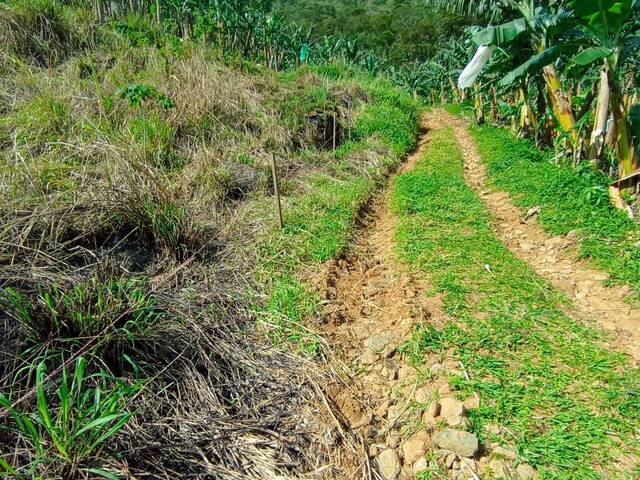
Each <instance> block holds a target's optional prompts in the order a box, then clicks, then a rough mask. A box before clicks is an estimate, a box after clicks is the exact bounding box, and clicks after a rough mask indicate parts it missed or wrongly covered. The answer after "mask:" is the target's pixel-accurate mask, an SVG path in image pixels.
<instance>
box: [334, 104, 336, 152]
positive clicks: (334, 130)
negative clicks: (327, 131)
mask: <svg viewBox="0 0 640 480" xmlns="http://www.w3.org/2000/svg"><path fill="white" fill-rule="evenodd" d="M335 149H336V112H333V150H334V151H335Z"/></svg>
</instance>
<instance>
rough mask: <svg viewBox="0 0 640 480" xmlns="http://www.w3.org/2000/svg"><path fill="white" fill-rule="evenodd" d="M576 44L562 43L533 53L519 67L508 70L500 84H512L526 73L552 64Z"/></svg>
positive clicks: (529, 73) (531, 72) (537, 70)
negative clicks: (538, 52)
mask: <svg viewBox="0 0 640 480" xmlns="http://www.w3.org/2000/svg"><path fill="white" fill-rule="evenodd" d="M575 48H576V46H575V45H574V44H569V43H567V44H564V45H555V46H553V47H551V48H547V49H546V50H545V51H543V52H542V53H540V54H538V55H534V56H533V57H531V58H530V59H529V60H527V61H526V62H524V63H523V64H522V65H520V66H519V67H517V68H515V69H513V70H512V71H511V72H509V73H508V74H507V75H505V77H504V78H503V79H502V80H500V85H501V86H508V85H512V84H513V83H515V82H516V81H518V80H520V79H521V78H523V77H525V76H526V75H532V74H534V73H537V72H539V71H540V70H542V69H543V68H544V67H545V66H547V65H550V64H552V63H553V62H555V61H556V60H557V59H558V58H559V57H560V55H563V54H565V53H567V52H568V51H571V50H572V49H575Z"/></svg>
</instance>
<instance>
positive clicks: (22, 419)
mask: <svg viewBox="0 0 640 480" xmlns="http://www.w3.org/2000/svg"><path fill="white" fill-rule="evenodd" d="M86 369H87V362H86V360H85V359H84V358H83V357H78V358H77V360H76V361H75V366H74V368H73V373H72V374H70V372H69V369H68V368H67V366H66V365H64V366H63V368H62V376H61V378H60V380H59V382H57V388H56V390H55V393H56V395H55V396H52V395H50V394H48V390H51V389H52V388H55V387H56V383H54V382H52V381H51V380H50V379H49V377H48V376H47V374H46V366H45V363H44V362H42V363H40V364H39V365H38V367H37V369H36V386H35V389H36V399H37V402H36V404H37V409H36V410H35V411H33V412H24V411H20V410H18V409H17V408H14V407H13V406H12V404H11V400H10V399H9V398H7V397H5V396H4V395H3V394H2V393H0V407H2V408H5V409H8V410H9V413H10V415H11V417H12V419H13V421H14V428H15V429H16V430H17V432H19V434H20V436H21V438H22V440H23V441H24V442H26V443H27V444H28V445H29V447H30V449H31V452H32V453H31V455H32V457H31V459H30V462H29V463H28V464H27V465H23V466H21V467H20V468H13V467H11V466H10V465H8V464H7V463H6V462H5V465H4V468H5V469H6V470H9V471H13V472H14V473H15V474H18V475H19V476H24V475H33V478H36V477H38V475H39V474H42V473H44V474H45V475H46V473H45V472H47V471H51V470H52V469H55V470H58V469H61V470H62V472H63V476H64V478H76V477H77V476H78V474H79V473H80V472H90V473H94V474H97V475H100V476H103V477H106V478H113V475H112V474H109V473H108V472H104V471H101V470H99V469H95V468H93V469H91V468H89V467H87V466H83V462H85V460H87V459H89V458H90V457H91V456H93V455H95V454H96V452H97V451H98V450H100V449H102V448H104V446H105V442H106V441H107V440H108V439H109V438H110V437H112V436H113V435H115V434H116V433H117V432H118V431H119V430H120V429H121V428H122V427H123V426H124V425H125V424H126V423H127V422H128V421H129V419H130V418H131V416H132V415H133V413H131V412H127V410H126V405H127V402H128V401H129V400H130V399H131V397H132V396H133V395H134V394H135V393H136V392H137V391H138V390H139V389H140V385H137V384H134V385H127V384H125V383H123V382H119V381H117V380H115V379H114V378H112V377H110V376H109V375H107V374H105V373H94V374H88V373H87V371H86ZM0 466H1V465H0Z"/></svg>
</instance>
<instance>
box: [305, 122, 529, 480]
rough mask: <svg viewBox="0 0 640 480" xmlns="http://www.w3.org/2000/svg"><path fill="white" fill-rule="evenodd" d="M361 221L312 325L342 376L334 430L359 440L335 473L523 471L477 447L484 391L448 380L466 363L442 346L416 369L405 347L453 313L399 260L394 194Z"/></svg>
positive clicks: (330, 432) (324, 279) (326, 277)
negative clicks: (474, 411)
mask: <svg viewBox="0 0 640 480" xmlns="http://www.w3.org/2000/svg"><path fill="white" fill-rule="evenodd" d="M427 142H428V134H424V135H423V136H422V139H421V142H420V144H419V146H418V149H417V150H416V152H415V153H413V154H412V155H411V156H410V157H409V158H408V159H407V161H406V163H405V164H404V165H403V166H402V167H401V172H402V171H408V170H410V169H411V168H412V167H413V166H414V165H415V163H416V162H417V161H418V159H419V158H420V157H421V155H422V154H423V148H424V146H425V145H426V143H427ZM362 220H363V226H362V228H361V230H360V232H359V235H358V238H357V240H356V244H355V247H354V248H353V249H352V251H351V252H350V253H349V254H348V255H346V256H345V257H343V258H341V259H338V260H333V261H331V262H329V263H328V264H326V265H325V266H324V269H323V271H322V273H321V274H319V275H317V276H316V279H315V282H314V283H315V285H316V287H317V288H318V289H319V290H320V291H321V293H322V296H323V304H324V310H323V311H324V315H323V316H322V317H321V318H320V319H319V321H318V322H319V323H318V325H315V326H314V329H316V330H318V331H319V333H320V334H321V335H322V336H323V337H324V338H325V339H326V340H327V343H328V346H329V347H330V349H331V351H332V352H331V355H330V358H329V360H328V367H327V368H328V369H330V370H332V372H333V375H332V376H331V378H336V379H339V380H337V381H335V382H331V383H329V384H327V385H324V386H323V390H324V392H325V394H326V397H327V400H328V402H329V403H330V404H331V410H332V411H333V412H335V413H334V418H333V420H334V421H333V422H328V423H327V427H326V428H327V436H329V437H332V438H336V439H340V438H341V439H343V440H347V442H346V443H347V444H349V445H354V444H358V443H359V444H360V445H361V446H362V449H361V450H360V452H356V449H354V448H353V447H351V449H350V450H351V455H344V456H342V457H341V458H337V459H335V461H334V462H335V465H334V468H333V475H332V478H354V479H355V478H363V479H386V480H392V479H393V480H395V479H410V478H414V476H415V474H417V473H418V472H420V471H423V470H427V469H429V470H431V471H432V472H436V471H437V472H440V473H439V476H437V477H436V478H452V479H467V478H468V479H478V478H492V477H491V475H490V474H489V476H486V475H483V474H482V472H489V471H490V470H491V469H492V468H493V469H494V470H495V469H496V468H502V469H503V470H502V471H504V472H509V474H510V475H512V477H513V478H520V477H518V476H517V473H516V471H515V469H513V470H511V471H510V470H509V468H510V467H509V462H508V461H498V460H495V455H494V456H493V457H491V456H490V455H489V452H490V451H491V450H492V449H493V448H495V447H497V446H496V445H479V444H478V440H477V438H476V437H475V436H474V435H473V434H471V433H468V432H466V427H467V418H466V411H467V409H468V408H477V407H478V406H479V398H478V397H477V396H472V397H470V398H468V399H466V400H465V401H461V400H457V399H455V398H454V397H453V394H452V392H451V390H450V389H449V386H448V381H447V377H448V376H449V375H452V374H465V370H464V365H462V364H460V363H458V362H456V361H455V360H454V359H453V358H452V356H451V355H449V354H447V352H443V353H442V354H440V355H433V356H431V357H428V358H425V360H424V362H423V363H422V364H421V365H420V366H419V368H416V367H413V366H411V365H410V364H409V361H408V359H407V358H405V357H404V356H403V355H402V354H401V353H400V352H399V349H398V347H400V346H401V345H402V344H403V343H404V342H405V341H406V340H408V338H409V337H410V335H411V332H412V331H413V329H414V328H415V327H416V326H417V325H419V324H420V323H426V322H428V323H431V324H434V325H436V326H437V327H441V326H442V325H444V323H446V322H448V321H453V319H451V318H449V317H448V316H447V315H446V314H445V313H444V312H443V310H442V302H441V300H440V299H439V298H438V297H437V296H433V295H429V286H428V285H426V284H425V282H424V281H422V280H421V279H419V278H417V277H416V276H414V275H412V274H411V273H410V272H408V271H407V270H406V268H404V267H403V266H402V265H401V264H400V262H399V261H398V259H397V258H396V256H395V252H394V233H395V231H396V226H397V218H396V216H395V215H394V214H393V212H392V211H391V210H390V208H389V204H388V199H387V198H386V197H385V196H383V195H381V196H379V197H378V198H376V199H375V200H374V202H373V203H372V206H371V209H370V210H369V211H368V213H367V214H365V218H363V219H362ZM335 430H339V432H336V431H335ZM513 458H514V459H515V454H514V457H513ZM497 461H498V462H499V463H500V465H497V466H496V462H497ZM525 467H528V466H526V465H525ZM520 468H521V470H522V467H520ZM528 468H530V467H528ZM522 478H527V477H522Z"/></svg>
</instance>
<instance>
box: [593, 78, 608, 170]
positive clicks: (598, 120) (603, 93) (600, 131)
mask: <svg viewBox="0 0 640 480" xmlns="http://www.w3.org/2000/svg"><path fill="white" fill-rule="evenodd" d="M594 118H595V122H594V124H593V131H592V132H591V141H590V144H589V160H591V161H595V162H597V161H598V160H599V159H600V158H601V157H602V153H603V151H604V139H605V134H606V131H607V119H608V118H609V78H608V76H607V70H606V69H605V68H603V69H602V70H601V71H600V84H599V86H598V101H597V103H596V114H595V117H594Z"/></svg>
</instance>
